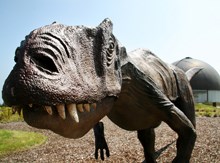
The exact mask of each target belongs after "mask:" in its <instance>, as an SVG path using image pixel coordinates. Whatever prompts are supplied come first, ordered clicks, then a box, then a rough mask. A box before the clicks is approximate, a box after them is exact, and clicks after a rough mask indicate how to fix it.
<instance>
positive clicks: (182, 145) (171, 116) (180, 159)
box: [165, 106, 196, 163]
mask: <svg viewBox="0 0 220 163" xmlns="http://www.w3.org/2000/svg"><path fill="white" fill-rule="evenodd" d="M167 111H168V110H167ZM165 117H166V120H165V122H166V123H167V124H168V125H169V126H170V127H171V128H172V129H173V130H174V131H176V132H177V134H178V139H177V155H176V157H175V159H174V160H173V163H188V162H189V160H190V157H191V153H192V150H193V147H194V144H195V140H196V131H195V128H194V126H193V125H192V123H191V121H190V120H189V119H188V118H187V117H186V116H185V114H184V113H183V112H182V111H180V110H179V109H178V108H177V107H175V106H173V107H172V108H170V109H169V113H166V116H165Z"/></svg>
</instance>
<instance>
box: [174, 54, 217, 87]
mask: <svg viewBox="0 0 220 163" xmlns="http://www.w3.org/2000/svg"><path fill="white" fill-rule="evenodd" d="M173 65H176V66H177V67H179V68H181V69H182V70H183V71H185V72H186V71H187V70H189V69H190V68H193V67H202V68H203V69H202V70H201V71H200V72H199V73H197V74H196V75H195V76H194V77H193V78H192V79H191V81H190V84H191V86H192V88H193V89H194V90H220V76H219V74H218V72H217V71H216V70H215V69H214V68H213V67H212V66H210V65H209V64H207V63H205V62H203V61H200V60H197V59H193V58H190V57H186V58H184V59H182V60H179V61H176V62H174V63H173Z"/></svg>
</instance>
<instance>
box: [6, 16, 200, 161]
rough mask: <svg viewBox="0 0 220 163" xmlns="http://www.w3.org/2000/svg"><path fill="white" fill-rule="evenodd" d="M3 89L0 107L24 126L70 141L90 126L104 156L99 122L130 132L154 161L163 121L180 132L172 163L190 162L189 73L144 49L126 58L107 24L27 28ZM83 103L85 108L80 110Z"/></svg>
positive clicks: (192, 140) (192, 139)
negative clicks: (20, 114) (10, 110)
mask: <svg viewBox="0 0 220 163" xmlns="http://www.w3.org/2000/svg"><path fill="white" fill-rule="evenodd" d="M15 62H16V64H15V66H14V68H13V70H12V71H11V73H10V74H9V76H8V78H7V79H6V81H5V84H4V87H3V91H2V93H3V99H4V102H5V104H7V105H9V106H13V108H16V110H18V111H20V110H21V109H23V115H24V119H25V121H26V122H27V123H28V124H29V125H31V126H34V127H37V128H42V129H50V130H52V131H53V132H55V133H57V134H60V135H62V136H64V137H68V138H79V137H82V136H83V135H85V134H86V133H87V132H88V131H89V130H90V129H91V128H93V127H94V132H95V137H96V152H95V156H96V158H97V157H98V153H97V151H98V149H100V150H101V158H102V159H104V156H103V155H104V154H103V149H105V150H106V152H107V156H109V151H108V147H107V143H106V141H105V138H104V128H103V124H102V123H101V122H99V121H100V120H101V119H102V118H103V117H104V116H106V115H107V116H108V117H109V118H110V119H111V120H112V121H113V122H114V123H115V124H117V125H118V126H120V127H121V128H123V129H126V130H136V131H137V132H138V139H139V140H140V142H141V144H142V145H143V148H144V155H145V159H146V162H155V158H154V152H155V149H154V143H155V142H154V140H155V138H154V136H155V134H154V128H155V127H157V126H158V125H159V124H160V123H161V121H164V122H166V123H167V124H168V125H169V126H170V127H171V128H172V129H173V130H174V131H176V132H177V134H178V139H177V155H176V157H175V158H174V160H173V162H178V163H182V162H184V163H185V162H189V160H190V157H191V153H192V150H193V147H194V143H195V139H196V132H195V111H194V103H193V95H192V91H191V88H190V85H189V82H188V79H187V76H186V75H185V74H184V72H183V71H181V70H180V69H178V68H176V67H174V66H169V65H167V64H165V63H164V62H163V61H161V60H160V59H159V58H158V57H157V56H156V55H154V54H153V53H151V52H150V51H148V50H146V49H137V50H134V51H132V52H130V53H128V54H127V53H126V50H125V48H124V47H122V46H121V45H120V44H119V42H118V41H117V39H116V38H115V37H114V35H113V34H112V22H111V21H110V20H109V19H105V20H104V21H103V22H102V23H101V24H100V25H99V26H97V27H85V26H65V25H62V24H57V23H54V24H51V25H47V26H44V27H41V28H38V29H36V30H34V31H32V32H31V33H30V34H29V35H28V36H26V38H25V40H24V41H22V42H21V45H20V47H18V48H17V50H16V54H15ZM82 104H83V105H82Z"/></svg>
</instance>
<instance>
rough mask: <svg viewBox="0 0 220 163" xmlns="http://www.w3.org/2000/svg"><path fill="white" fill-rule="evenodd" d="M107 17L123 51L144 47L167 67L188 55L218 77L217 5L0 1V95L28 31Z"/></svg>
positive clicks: (144, 0) (165, 0)
mask: <svg viewBox="0 0 220 163" xmlns="http://www.w3.org/2000/svg"><path fill="white" fill-rule="evenodd" d="M107 17H108V18H110V19H111V20H112V21H113V24H114V29H113V32H114V34H115V36H116V37H117V38H118V40H119V41H120V42H121V44H123V45H124V46H125V47H126V48H127V51H131V50H134V49H136V48H147V49H150V50H151V51H152V52H154V53H155V54H156V55H158V56H159V57H160V58H161V59H163V60H164V61H165V62H167V63H172V62H174V61H177V60H180V59H182V58H184V57H187V56H190V57H192V58H195V59H199V60H203V61H205V62H207V63H208V64H210V65H212V66H213V67H214V68H215V69H216V70H217V71H218V72H219V73H220V57H219V55H220V1H219V0H92V1H90V0H87V1H86V0H36V1H34V0H19V1H18V0H0V20H1V23H0V24H1V25H0V57H1V59H0V88H1V90H2V86H3V83H4V80H5V79H6V78H7V76H8V74H9V72H10V71H11V69H12V68H13V66H14V60H13V58H14V51H15V49H16V47H17V46H19V44H20V41H21V40H23V39H24V37H25V35H27V34H29V33H30V32H31V31H32V30H33V29H36V28H38V27H40V26H43V25H47V24H50V23H52V22H53V21H57V22H59V23H63V24H66V25H86V26H97V25H98V24H99V23H100V22H101V21H102V20H103V19H104V18H107ZM2 102H3V101H2V98H1V94H0V103H2Z"/></svg>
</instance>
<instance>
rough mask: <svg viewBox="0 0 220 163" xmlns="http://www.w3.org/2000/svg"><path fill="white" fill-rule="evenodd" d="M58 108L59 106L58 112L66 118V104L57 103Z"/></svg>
mask: <svg viewBox="0 0 220 163" xmlns="http://www.w3.org/2000/svg"><path fill="white" fill-rule="evenodd" d="M56 108H57V111H58V114H59V115H60V117H61V118H62V119H66V113H65V106H64V104H58V105H56Z"/></svg>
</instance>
